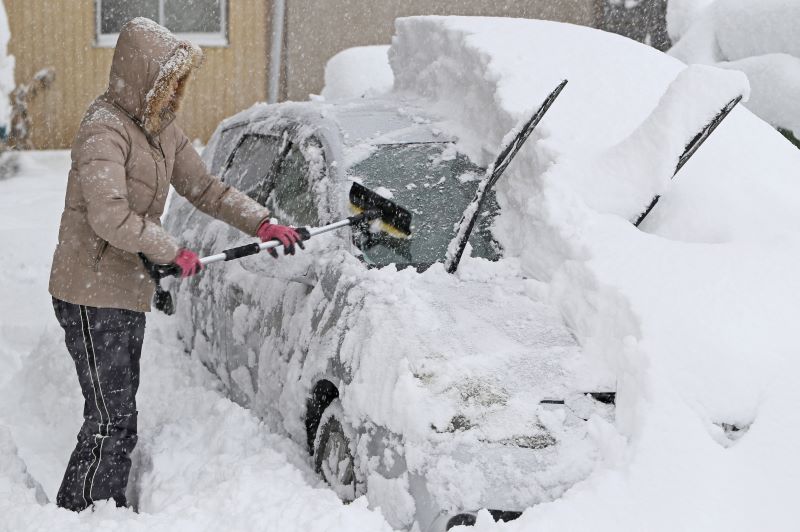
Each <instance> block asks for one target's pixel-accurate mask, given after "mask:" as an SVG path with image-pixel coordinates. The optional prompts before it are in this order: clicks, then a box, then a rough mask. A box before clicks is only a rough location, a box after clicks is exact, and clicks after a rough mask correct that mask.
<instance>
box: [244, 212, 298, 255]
mask: <svg viewBox="0 0 800 532" xmlns="http://www.w3.org/2000/svg"><path fill="white" fill-rule="evenodd" d="M256 236H257V237H258V238H260V239H261V241H262V242H267V241H269V240H278V241H279V242H280V243H281V244H283V254H284V255H294V245H295V244H297V245H298V246H300V249H305V247H303V239H302V237H301V236H300V234H299V233H298V232H297V231H296V230H295V229H294V227H288V226H285V225H277V224H271V223H269V221H265V222H264V223H262V224H261V225H260V226H259V228H258V231H256ZM269 254H270V255H272V256H273V257H275V258H276V259H277V258H278V252H277V251H275V250H274V249H270V250H269Z"/></svg>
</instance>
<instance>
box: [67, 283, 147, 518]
mask: <svg viewBox="0 0 800 532" xmlns="http://www.w3.org/2000/svg"><path fill="white" fill-rule="evenodd" d="M53 307H54V309H55V312H56V317H57V318H58V321H59V323H60V324H61V326H62V327H63V328H64V335H65V339H66V343H67V349H68V350H69V353H70V355H72V359H73V360H74V361H75V369H76V370H77V372H78V381H79V382H80V385H81V390H82V391H83V399H84V406H83V426H82V427H81V430H80V432H79V433H78V443H77V445H76V446H75V450H74V451H73V452H72V456H71V457H70V459H69V464H68V465H67V471H66V473H64V480H63V481H62V483H61V488H60V489H59V490H58V496H57V497H56V503H57V504H58V506H60V507H62V508H67V509H69V510H73V511H81V510H83V509H85V508H86V507H88V506H90V505H91V504H92V502H93V501H96V500H101V499H114V501H115V502H116V504H117V506H126V505H127V500H126V498H125V489H126V487H127V485H128V474H129V473H130V469H131V460H130V453H131V451H133V448H134V446H135V445H136V390H137V388H138V387H139V357H140V355H141V352H142V341H143V340H144V326H145V317H144V313H143V312H134V311H131V310H121V309H113V308H96V307H87V306H84V305H74V304H72V303H67V302H65V301H61V300H58V299H55V298H54V299H53Z"/></svg>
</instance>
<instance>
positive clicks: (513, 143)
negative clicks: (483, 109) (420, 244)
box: [444, 80, 567, 273]
mask: <svg viewBox="0 0 800 532" xmlns="http://www.w3.org/2000/svg"><path fill="white" fill-rule="evenodd" d="M566 84H567V80H564V81H562V82H561V83H560V84H559V85H558V87H556V88H555V89H553V92H551V93H550V94H549V95H548V96H547V98H545V100H544V102H542V105H540V106H539V108H538V109H537V110H536V112H534V113H533V114H532V115H531V116H530V117H528V118H527V119H525V120H523V121H521V122H520V125H518V126H517V127H516V128H514V129H513V130H511V131H510V132H509V134H508V135H506V138H508V137H509V136H511V138H510V139H509V140H507V141H506V142H505V144H504V145H503V147H502V149H501V150H500V154H499V155H498V156H497V159H495V161H494V163H492V164H491V166H489V168H487V169H486V174H485V175H484V177H483V179H481V182H480V183H478V189H477V190H476V191H475V197H474V198H473V200H472V201H471V202H470V204H469V205H468V206H467V208H466V209H465V210H464V214H463V215H462V216H461V221H460V222H459V223H458V231H457V232H456V236H455V237H453V240H451V241H450V244H449V245H448V246H447V258H446V259H445V263H444V267H445V270H447V273H453V272H455V271H456V269H457V268H458V263H459V262H461V256H462V255H463V254H464V249H465V248H466V247H467V241H468V240H469V236H470V234H472V229H473V228H474V227H475V221H476V220H477V219H478V215H479V214H480V212H481V207H482V206H483V203H484V201H485V200H486V195H487V194H488V192H489V191H490V190H491V189H492V187H493V186H494V185H495V183H497V180H498V179H500V176H501V175H503V172H504V171H505V169H506V168H507V167H508V165H509V164H510V163H511V161H512V160H513V159H514V156H515V155H516V154H517V152H519V150H520V148H522V145H523V144H525V141H526V140H528V137H530V135H531V133H533V130H534V129H536V126H537V125H538V124H539V122H540V121H541V120H542V117H543V116H544V115H545V113H547V111H548V109H550V106H551V105H553V102H554V101H555V100H556V98H558V95H559V94H561V91H562V90H563V89H564V87H565V86H566ZM515 132H516V133H515ZM514 133H515V134H514ZM512 134H513V136H512Z"/></svg>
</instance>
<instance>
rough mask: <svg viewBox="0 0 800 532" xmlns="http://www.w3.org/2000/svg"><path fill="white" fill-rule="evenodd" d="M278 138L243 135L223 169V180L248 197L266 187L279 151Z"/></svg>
mask: <svg viewBox="0 0 800 532" xmlns="http://www.w3.org/2000/svg"><path fill="white" fill-rule="evenodd" d="M280 140H281V139H280V138H278V137H272V136H267V135H245V137H244V138H242V140H241V142H240V143H239V145H238V146H237V147H236V150H235V151H234V152H233V158H232V159H231V162H230V164H229V165H228V167H227V168H226V169H225V173H224V175H223V180H224V181H225V182H226V183H228V184H230V185H233V186H234V187H236V188H237V189H239V190H241V191H242V192H246V193H248V194H250V195H253V194H254V193H256V191H257V189H258V188H259V187H263V186H265V185H266V186H268V184H267V183H266V180H267V178H269V179H270V180H271V179H272V178H273V176H270V175H269V173H270V168H271V167H272V162H273V161H274V160H275V156H276V155H278V152H279V150H280Z"/></svg>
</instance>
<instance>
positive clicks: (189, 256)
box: [172, 248, 203, 277]
mask: <svg viewBox="0 0 800 532" xmlns="http://www.w3.org/2000/svg"><path fill="white" fill-rule="evenodd" d="M172 263H173V264H175V265H177V266H178V267H179V268H180V269H181V277H191V276H192V275H195V274H197V273H198V272H200V270H202V269H203V263H202V262H200V257H198V256H197V254H196V253H195V252H194V251H191V250H188V249H186V248H182V249H181V250H180V251H179V252H178V255H177V256H176V257H175V259H174V260H173V261H172Z"/></svg>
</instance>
